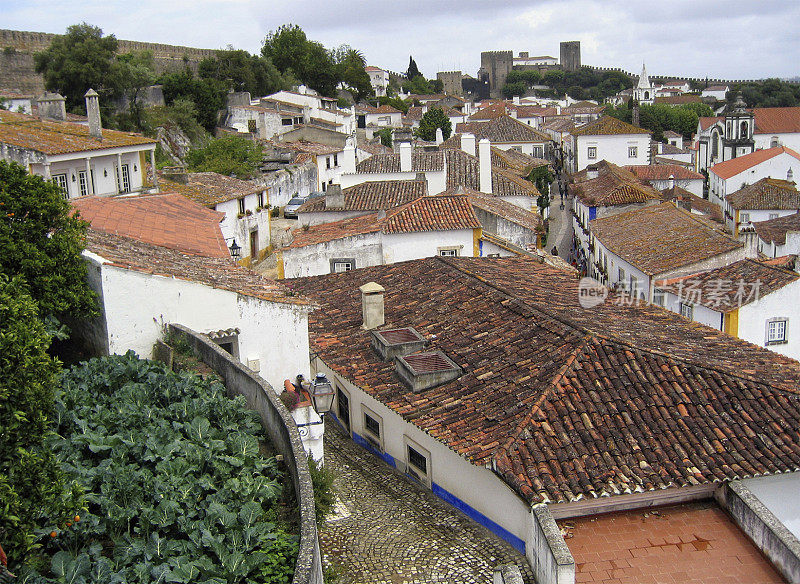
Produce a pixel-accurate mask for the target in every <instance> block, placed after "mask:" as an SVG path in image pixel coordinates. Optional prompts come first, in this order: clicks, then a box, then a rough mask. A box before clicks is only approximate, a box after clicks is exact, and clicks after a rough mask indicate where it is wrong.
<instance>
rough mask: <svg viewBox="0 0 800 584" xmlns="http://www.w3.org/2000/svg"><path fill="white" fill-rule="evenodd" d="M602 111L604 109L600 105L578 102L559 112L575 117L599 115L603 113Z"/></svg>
mask: <svg viewBox="0 0 800 584" xmlns="http://www.w3.org/2000/svg"><path fill="white" fill-rule="evenodd" d="M603 109H604V107H603V106H602V105H597V104H596V103H592V102H590V101H579V102H576V103H573V104H572V105H570V106H567V107H565V108H563V109H562V110H561V112H562V113H564V114H568V115H571V116H575V115H580V114H601V113H603Z"/></svg>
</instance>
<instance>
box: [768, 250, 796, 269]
mask: <svg viewBox="0 0 800 584" xmlns="http://www.w3.org/2000/svg"><path fill="white" fill-rule="evenodd" d="M759 261H760V262H761V263H762V264H766V265H768V266H774V267H776V268H783V269H784V270H794V269H795V266H796V265H797V255H796V254H791V253H790V254H787V255H784V256H778V257H776V258H764V259H760V260H759Z"/></svg>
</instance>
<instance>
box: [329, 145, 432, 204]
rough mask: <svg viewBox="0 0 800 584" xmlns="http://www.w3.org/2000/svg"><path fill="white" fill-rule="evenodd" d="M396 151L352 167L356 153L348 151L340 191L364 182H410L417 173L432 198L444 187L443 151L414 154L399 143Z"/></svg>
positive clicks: (411, 147)
mask: <svg viewBox="0 0 800 584" xmlns="http://www.w3.org/2000/svg"><path fill="white" fill-rule="evenodd" d="M397 149H398V152H395V153H392V154H376V155H374V156H370V157H369V158H367V159H365V160H362V161H360V162H358V164H355V151H353V152H352V153H350V151H348V154H347V156H345V168H344V169H343V170H342V173H341V175H340V177H339V180H340V184H341V185H342V188H343V189H345V188H347V187H350V186H353V185H357V184H360V183H362V182H365V181H387V180H413V179H416V178H417V176H418V175H419V174H420V173H422V174H423V175H424V177H425V180H426V181H427V182H428V193H430V194H433V195H435V194H438V193H441V192H442V191H444V190H445V189H446V188H447V174H446V169H445V161H444V152H442V151H434V152H426V151H421V150H416V151H415V150H414V148H413V146H411V144H410V143H409V142H401V143H400V145H399V146H398V148H397ZM353 165H354V166H353Z"/></svg>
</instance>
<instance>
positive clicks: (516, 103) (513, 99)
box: [511, 95, 519, 105]
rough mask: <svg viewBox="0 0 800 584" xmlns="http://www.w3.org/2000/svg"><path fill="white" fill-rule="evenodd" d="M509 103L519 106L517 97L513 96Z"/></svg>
mask: <svg viewBox="0 0 800 584" xmlns="http://www.w3.org/2000/svg"><path fill="white" fill-rule="evenodd" d="M511 103H513V104H514V105H519V95H515V96H514V97H512V98H511Z"/></svg>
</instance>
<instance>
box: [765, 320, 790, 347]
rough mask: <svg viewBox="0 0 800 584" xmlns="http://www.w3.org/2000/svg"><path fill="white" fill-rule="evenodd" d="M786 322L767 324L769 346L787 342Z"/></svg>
mask: <svg viewBox="0 0 800 584" xmlns="http://www.w3.org/2000/svg"><path fill="white" fill-rule="evenodd" d="M786 322H787V321H786V319H775V320H770V321H768V322H767V345H779V344H781V343H785V342H786Z"/></svg>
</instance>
